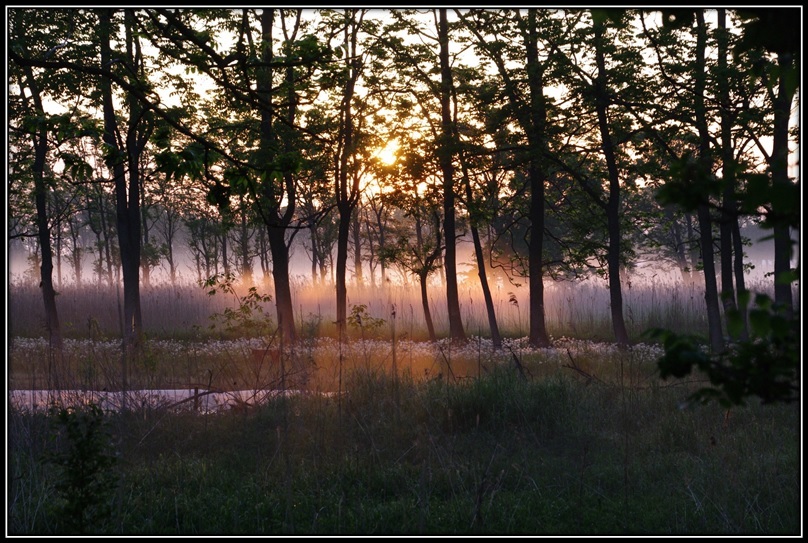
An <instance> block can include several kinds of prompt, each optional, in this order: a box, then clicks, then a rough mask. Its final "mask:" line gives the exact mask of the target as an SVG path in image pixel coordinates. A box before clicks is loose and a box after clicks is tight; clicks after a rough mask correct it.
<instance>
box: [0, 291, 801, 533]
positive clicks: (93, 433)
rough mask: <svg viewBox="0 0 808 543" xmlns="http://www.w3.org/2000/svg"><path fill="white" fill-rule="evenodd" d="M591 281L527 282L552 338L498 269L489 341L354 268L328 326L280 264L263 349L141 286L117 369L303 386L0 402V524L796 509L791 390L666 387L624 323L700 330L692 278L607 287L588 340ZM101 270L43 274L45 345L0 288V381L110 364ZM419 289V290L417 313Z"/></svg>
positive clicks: (221, 383)
mask: <svg viewBox="0 0 808 543" xmlns="http://www.w3.org/2000/svg"><path fill="white" fill-rule="evenodd" d="M601 290H604V291H605V289H602V288H599V287H598V286H597V285H594V284H580V285H576V286H574V287H573V286H569V285H564V284H560V285H558V286H557V287H555V288H552V289H548V329H549V330H550V333H551V334H552V336H553V345H552V346H551V347H550V348H548V349H532V348H529V347H528V345H527V342H526V340H525V338H524V334H525V333H526V330H527V314H526V300H524V299H522V297H521V296H520V293H519V291H518V290H517V291H516V292H514V291H509V290H506V289H504V288H502V289H500V293H499V295H498V297H497V298H496V303H497V304H498V315H499V317H500V325H501V326H502V329H503V333H504V335H505V336H506V337H507V339H506V341H505V345H504V347H503V348H502V349H494V348H493V346H492V344H491V342H490V339H488V338H487V337H485V336H486V334H485V328H486V327H485V323H486V320H485V316H484V314H482V304H481V303H478V302H477V301H475V300H473V299H472V298H471V297H470V296H469V297H468V298H467V300H466V302H465V303H464V304H463V308H464V311H465V323H466V329H467V332H468V333H469V335H470V339H469V340H468V341H467V342H466V343H464V344H453V343H451V342H449V341H446V340H441V341H439V342H437V343H429V342H426V341H424V336H425V332H424V330H423V326H422V322H421V319H420V316H419V312H420V311H419V310H420V303H419V301H418V300H417V298H414V297H412V296H411V294H409V291H408V290H407V289H405V288H403V287H392V286H388V287H386V288H385V289H378V290H376V291H373V290H371V289H365V290H364V291H361V290H359V289H356V290H355V291H354V292H353V294H351V295H350V296H351V300H350V304H351V306H352V307H354V308H356V307H360V306H362V313H361V314H362V315H363V316H365V319H364V321H363V324H362V325H355V326H351V327H350V337H349V338H348V339H347V340H346V341H344V342H339V341H338V340H337V339H335V327H334V326H333V322H332V319H333V317H332V316H331V315H332V306H331V305H330V304H331V303H332V302H331V298H332V296H330V295H328V294H324V293H321V292H317V291H315V290H314V289H310V291H307V290H306V289H305V288H300V289H299V290H298V296H297V300H298V303H299V307H300V309H299V313H300V317H301V318H300V320H299V323H298V328H299V330H300V335H301V341H300V342H299V344H298V345H296V346H295V347H294V348H288V349H285V350H284V351H283V352H282V354H281V357H280V360H279V361H277V362H278V363H280V366H279V364H278V363H275V364H272V363H269V362H266V361H263V360H257V359H256V357H255V356H254V354H253V350H254V349H260V348H262V347H264V346H266V345H267V344H268V343H271V341H272V337H271V335H256V336H255V337H246V336H249V334H244V335H242V337H238V332H237V330H234V329H232V328H231V329H229V330H224V329H222V328H221V327H215V328H213V329H211V328H210V324H211V322H212V321H211V319H210V316H211V315H216V314H221V312H222V311H223V310H224V308H226V307H228V304H232V302H233V300H232V299H227V298H226V297H222V296H220V295H217V296H212V297H211V296H207V295H205V294H204V292H200V289H199V288H198V287H193V286H185V287H179V288H171V287H160V288H154V289H151V290H146V291H144V293H143V306H144V324H145V326H146V332H147V338H148V339H147V341H146V343H145V346H144V354H143V356H142V357H141V358H140V359H139V360H138V361H137V363H136V364H135V366H134V367H132V368H130V376H129V383H128V386H129V387H130V388H132V389H135V388H154V389H156V388H189V389H194V388H198V389H205V390H213V389H216V390H222V391H238V390H243V389H251V390H275V389H278V388H294V389H296V390H303V391H304V392H299V393H295V394H287V395H284V394H279V395H273V396H269V397H266V398H265V399H264V401H262V402H260V403H259V402H257V401H256V402H250V401H240V402H238V403H236V404H234V408H233V409H229V410H226V411H216V412H212V411H205V410H199V409H193V407H192V406H193V404H192V403H184V404H183V409H177V408H176V407H174V408H172V407H169V406H167V405H163V404H156V405H155V404H149V403H144V404H140V405H131V406H130V408H129V409H128V410H127V411H125V412H117V411H104V410H101V409H98V408H96V407H94V406H93V405H89V406H76V407H75V408H72V409H64V408H60V407H55V408H53V410H51V412H50V414H48V413H46V412H45V411H43V410H41V409H40V410H32V409H28V408H26V407H25V406H15V407H13V408H12V409H10V410H9V412H8V415H7V440H8V443H7V445H8V446H7V450H8V456H7V459H8V475H9V483H8V488H7V495H8V519H7V531H8V533H9V534H14V535H21V534H40V535H46V534H73V533H89V534H151V535H179V534H182V535H190V534H200V535H202V534H208V535H227V534H319V535H338V534H357V535H361V534H382V535H384V534H387V535H395V534H446V535H453V534H488V535H496V534H500V535H509V534H522V535H553V534H562V535H616V534H645V535H668V534H676V535H700V534H715V535H718V534H728V535H730V534H731V535H746V534H757V535H796V534H799V533H801V529H802V519H801V511H802V510H801V496H802V492H801V409H800V407H801V406H800V405H794V404H791V405H761V404H760V402H758V401H756V400H755V399H750V400H749V401H748V402H747V403H746V405H743V406H736V407H732V408H731V409H726V408H723V407H721V406H719V405H717V404H706V405H701V404H687V402H686V400H687V398H688V396H689V394H690V393H692V392H693V391H695V390H697V389H698V388H700V387H703V386H706V385H708V382H706V380H704V379H703V378H702V377H700V376H698V375H690V376H688V377H686V378H683V379H668V380H662V379H660V378H659V375H658V370H657V366H656V360H657V358H658V357H659V356H660V355H661V353H662V351H661V349H660V347H659V346H656V345H653V344H649V343H647V342H645V340H644V338H643V336H642V331H643V330H644V329H647V328H650V327H655V326H664V327H669V328H671V329H674V330H675V331H679V332H689V333H698V332H699V331H700V330H703V329H704V320H705V317H704V316H703V311H702V310H701V307H702V305H703V301H702V298H701V295H700V294H699V293H698V290H697V289H696V288H695V287H694V288H693V290H692V291H688V290H683V289H681V288H677V289H672V288H668V286H667V285H665V284H657V285H654V284H653V283H649V284H647V285H644V286H642V287H639V286H637V285H634V286H633V287H632V288H631V289H627V292H626V305H627V321H628V324H629V327H630V330H631V334H632V337H633V338H634V340H635V342H636V343H635V345H633V346H632V347H631V348H630V349H628V350H620V349H618V348H616V347H615V346H614V345H612V344H611V343H610V342H609V337H610V324H609V321H608V309H607V308H608V293H606V292H601ZM349 292H350V291H349ZM495 292H497V291H496V290H495ZM113 293H114V292H113V291H105V290H104V289H100V290H96V291H95V292H93V291H89V290H88V291H86V292H80V291H78V289H76V291H75V292H72V291H71V289H70V288H66V289H64V291H62V294H61V295H60V297H59V302H60V304H61V306H60V310H62V313H61V315H62V318H63V323H65V329H66V334H65V335H66V337H67V340H66V341H65V349H64V358H63V360H62V363H61V365H60V366H59V367H58V368H55V367H54V366H53V364H52V361H51V357H49V350H48V345H47V341H46V340H45V339H43V338H42V331H41V324H40V323H41V321H38V320H37V319H38V317H37V312H36V311H35V310H32V309H31V308H38V306H39V305H41V301H40V300H39V299H38V298H37V295H38V294H39V292H38V289H36V288H29V287H19V288H14V289H11V290H10V292H9V294H10V296H9V302H8V303H9V314H10V315H11V319H10V322H9V328H10V330H9V332H10V333H9V348H8V384H9V387H10V388H12V389H14V388H18V389H26V388H71V389H90V390H104V389H109V390H113V389H115V388H116V387H120V385H121V383H120V345H119V344H120V341H119V340H118V339H117V337H116V323H117V320H116V311H117V306H116V301H115V297H114V296H111V294H113ZM511 294H514V296H511ZM604 300H606V303H605V304H604ZM440 301H441V298H440V293H439V292H437V293H436V294H435V302H434V306H433V308H434V310H435V318H436V321H437V322H443V321H444V319H445V315H441V313H440V307H439V306H440V305H441V304H440ZM393 305H395V307H396V309H397V311H396V316H395V319H393V316H392V312H391V307H393ZM22 308H29V309H31V310H29V311H23V310H22ZM62 308H63V309H62ZM269 313H270V315H271V314H272V313H271V311H269ZM12 332H13V333H12ZM279 367H280V368H282V370H281V371H279Z"/></svg>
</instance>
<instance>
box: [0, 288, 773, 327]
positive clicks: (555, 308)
mask: <svg viewBox="0 0 808 543" xmlns="http://www.w3.org/2000/svg"><path fill="white" fill-rule="evenodd" d="M747 286H748V288H750V289H752V290H754V291H761V292H767V291H769V290H771V288H772V287H771V285H770V284H764V283H760V284H757V283H753V284H751V285H747ZM293 288H294V290H293V297H294V303H295V318H296V321H297V325H298V328H299V329H300V330H301V333H302V334H303V335H308V336H316V337H332V338H336V337H337V331H336V326H335V324H334V321H335V320H336V309H335V305H336V302H335V295H334V291H333V288H330V287H328V288H317V287H312V286H311V285H308V284H302V283H301V284H295V285H293ZM259 290H260V291H262V292H272V290H271V288H269V287H268V286H267V287H265V288H262V287H259ZM430 292H431V296H430V307H431V310H432V313H433V315H432V316H433V319H434V321H435V323H436V329H437V333H438V335H439V336H443V337H445V336H447V335H448V324H447V323H448V317H447V314H446V308H445V306H446V303H445V294H444V291H443V288H442V287H441V286H440V285H433V286H432V287H431V290H430ZM8 294H9V296H8V309H9V315H13V316H14V318H13V320H12V321H11V322H9V323H8V332H9V336H13V337H41V336H43V335H44V334H45V330H44V322H45V318H44V310H43V308H42V293H41V291H40V289H39V288H38V287H37V286H36V285H35V284H25V283H21V284H14V285H10V286H9V291H8ZM511 294H512V295H513V297H511ZM119 295H121V293H119V292H118V291H117V290H116V289H115V288H111V287H106V286H101V287H96V286H84V287H81V288H77V287H76V286H74V285H70V284H66V285H65V286H64V287H63V288H62V289H60V291H59V295H58V296H57V307H58V311H59V316H60V320H61V323H62V331H63V335H64V337H67V338H72V339H110V338H117V337H120V335H121V333H120V318H119V304H118V300H119ZM492 295H493V301H494V307H495V311H496V314H497V319H498V322H499V327H500V330H501V332H502V334H503V335H504V336H506V337H522V336H524V335H526V334H527V331H528V299H527V298H528V293H527V290H526V288H525V287H520V288H517V287H514V286H512V285H492ZM623 298H624V315H625V320H626V326H627V328H628V331H629V334H630V336H631V337H632V338H633V339H634V340H639V339H640V337H641V335H642V333H643V332H644V331H645V330H646V329H647V328H652V327H664V328H668V329H671V330H673V331H674V332H678V333H686V334H704V330H706V326H707V321H706V316H705V311H704V296H703V293H702V292H701V291H700V290H699V289H698V288H697V287H695V286H683V285H681V284H678V283H669V282H664V281H656V280H653V281H646V282H644V283H634V284H632V286H631V287H630V288H629V287H626V288H625V289H624V292H623ZM511 300H513V301H511ZM460 302H461V312H462V314H463V323H464V326H465V329H466V331H467V333H468V334H472V335H480V336H487V335H488V319H487V316H486V314H485V306H484V304H483V302H482V301H481V300H480V299H479V287H478V285H477V284H476V283H474V284H466V283H463V284H462V285H461V291H460ZM233 303H234V300H233V298H232V297H228V296H226V295H222V294H218V295H216V296H208V295H207V294H206V291H205V290H204V289H202V288H200V287H198V286H196V285H185V284H183V285H177V286H171V285H156V286H152V287H143V288H141V304H142V311H143V325H144V330H145V332H146V334H147V335H148V336H149V337H151V338H154V339H176V340H200V339H217V338H218V339H222V338H227V337H228V336H226V335H224V334H222V333H221V330H211V329H210V324H211V320H210V317H211V315H214V314H217V313H221V312H222V311H223V310H224V309H225V308H227V307H232V306H233ZM348 304H349V308H350V307H351V306H354V305H365V306H366V307H367V313H368V314H369V315H370V316H372V317H374V318H377V319H384V320H385V321H386V322H387V324H388V326H383V327H381V328H379V332H380V333H382V334H384V335H385V337H389V333H388V328H389V324H390V323H391V308H392V306H393V305H395V307H396V313H397V317H396V329H397V334H398V335H399V337H403V338H406V339H412V340H415V341H424V340H427V339H428V337H427V334H426V325H425V323H424V319H423V311H422V309H421V300H420V294H419V292H418V290H417V288H415V287H413V286H409V287H408V286H401V285H392V284H386V285H384V286H380V287H377V288H375V289H374V288H370V287H368V286H365V287H361V286H355V285H351V286H350V288H349V289H348ZM545 308H546V315H545V318H546V323H547V329H548V332H549V334H550V335H552V336H553V337H574V338H578V339H590V340H595V341H612V340H613V334H612V327H611V316H610V314H609V292H608V290H607V288H606V285H605V283H600V282H597V281H588V282H579V283H570V282H549V281H548V284H547V285H546V288H545ZM265 310H266V312H267V313H268V314H270V315H273V316H274V314H275V308H274V306H273V305H272V303H269V304H267V305H266V307H265ZM355 336H356V337H360V334H359V333H356V334H355Z"/></svg>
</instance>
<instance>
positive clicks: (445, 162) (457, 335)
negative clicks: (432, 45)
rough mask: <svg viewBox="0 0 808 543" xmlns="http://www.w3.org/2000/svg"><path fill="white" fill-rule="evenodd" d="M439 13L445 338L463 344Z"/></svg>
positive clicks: (447, 76)
mask: <svg viewBox="0 0 808 543" xmlns="http://www.w3.org/2000/svg"><path fill="white" fill-rule="evenodd" d="M438 11H439V22H438V41H439V42H440V73H441V85H440V109H441V121H442V122H441V142H440V145H439V150H438V151H439V153H440V164H441V170H443V235H444V240H445V242H444V245H445V249H444V251H445V252H444V265H445V269H446V303H447V306H448V313H449V335H450V337H451V338H452V339H453V340H458V341H465V339H466V332H465V331H464V330H463V319H462V315H461V314H460V296H459V293H458V287H457V239H456V237H457V233H456V228H455V191H454V164H453V163H452V160H453V156H454V150H455V147H456V142H455V138H454V131H453V130H452V126H453V125H452V113H451V99H452V69H451V66H450V65H449V24H448V22H447V20H446V8H441V9H440V10H438Z"/></svg>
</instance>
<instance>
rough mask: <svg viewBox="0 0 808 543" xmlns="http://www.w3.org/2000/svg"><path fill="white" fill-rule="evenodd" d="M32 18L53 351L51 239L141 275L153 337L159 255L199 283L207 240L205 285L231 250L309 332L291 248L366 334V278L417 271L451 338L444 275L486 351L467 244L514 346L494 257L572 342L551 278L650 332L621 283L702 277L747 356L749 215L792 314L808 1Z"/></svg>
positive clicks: (132, 312) (135, 299)
mask: <svg viewBox="0 0 808 543" xmlns="http://www.w3.org/2000/svg"><path fill="white" fill-rule="evenodd" d="M8 16H9V17H8V19H9V22H8V24H9V27H8V28H9V31H8V43H7V45H8V47H7V51H8V52H7V55H8V60H9V69H8V75H9V102H8V120H9V177H8V192H9V207H8V220H9V233H10V236H11V238H31V239H35V240H36V247H37V252H38V258H39V265H40V270H41V276H40V280H41V286H42V293H43V300H44V304H45V308H46V315H47V320H48V330H49V333H50V335H51V339H52V342H53V345H54V346H56V347H58V346H59V345H60V344H61V333H60V326H59V319H58V310H57V304H56V290H55V286H54V281H53V266H54V253H55V254H57V255H61V254H63V253H64V254H66V258H67V260H68V262H69V263H70V265H71V266H72V267H73V268H74V270H75V271H74V273H75V277H76V279H77V281H79V280H80V277H81V273H82V270H81V261H82V253H84V252H86V251H92V252H93V253H94V267H95V269H94V271H95V273H96V275H97V276H98V277H101V276H104V277H106V278H107V280H109V281H111V282H112V281H113V280H114V281H116V282H117V281H118V278H119V277H120V280H121V281H122V284H123V291H124V303H123V305H124V307H123V314H124V324H125V326H124V336H125V337H124V339H125V342H124V343H125V344H126V345H129V346H130V347H131V348H132V350H133V351H136V346H137V345H138V343H139V341H140V338H141V336H142V319H143V316H142V315H141V312H140V302H139V289H140V285H141V284H142V283H143V282H148V281H149V274H150V271H151V270H152V269H153V268H154V267H155V266H156V265H158V264H159V263H160V262H162V261H166V263H167V265H168V268H169V270H170V276H171V277H172V279H173V278H174V277H175V276H176V273H177V268H176V266H177V264H176V258H175V249H176V245H177V243H178V242H177V239H178V238H177V236H178V234H179V233H180V232H183V231H184V232H186V235H187V243H188V245H189V247H190V249H191V253H192V255H193V257H194V259H195V265H196V269H197V270H198V275H199V276H200V277H199V279H203V278H202V277H201V275H202V273H203V271H204V274H205V276H209V275H210V274H211V272H212V271H215V272H218V270H219V263H220V262H221V265H222V267H223V268H222V269H223V270H224V271H225V272H230V267H231V265H233V264H235V266H236V268H237V269H236V271H237V272H238V273H240V274H241V275H243V276H245V278H247V279H249V277H246V276H248V275H249V273H251V270H252V263H253V259H255V258H257V259H258V261H259V263H260V268H261V270H262V271H263V272H264V273H265V274H271V278H272V285H273V288H274V296H273V300H274V303H275V305H276V309H277V313H276V315H277V325H278V327H279V333H280V335H281V337H282V338H283V341H286V342H294V341H295V340H296V336H297V332H296V326H295V320H294V312H293V299H292V296H293V293H292V289H291V286H290V271H289V261H290V251H291V249H292V247H293V246H302V247H304V248H305V250H306V252H307V254H308V256H309V258H310V261H311V267H312V276H313V278H316V277H320V278H322V277H324V276H325V274H326V270H327V269H332V270H333V273H334V274H335V279H334V281H335V287H336V301H337V304H336V307H337V315H336V321H337V323H338V326H339V329H340V331H341V332H344V331H345V327H346V324H347V316H348V315H347V312H348V308H347V289H348V283H349V281H348V277H349V266H352V267H353V273H354V276H355V278H356V279H357V280H358V281H362V280H363V273H364V271H363V270H365V269H367V270H369V271H370V279H372V280H375V277H376V275H375V273H376V271H377V270H378V271H379V272H380V273H381V277H384V274H385V273H386V270H388V269H389V268H390V267H391V266H396V267H398V268H399V269H402V270H405V271H406V272H407V273H409V274H411V275H412V276H413V277H414V278H417V280H418V282H419V284H420V287H421V292H422V298H423V306H424V312H425V317H426V322H427V323H428V325H430V323H431V318H430V316H429V304H428V302H427V296H426V287H427V281H428V278H429V276H430V274H432V273H434V272H436V271H439V272H440V273H441V277H442V279H443V281H444V283H445V287H446V304H447V306H446V307H447V309H448V317H449V333H450V336H451V338H452V339H454V340H458V341H462V340H463V339H465V330H464V326H463V322H462V319H461V313H460V302H459V297H458V288H457V266H458V261H457V245H458V239H459V238H460V237H462V236H469V237H470V239H471V241H472V245H473V249H474V262H475V264H476V271H477V273H478V276H479V282H480V289H481V292H482V293H483V295H484V299H485V303H486V308H487V312H488V322H489V327H490V333H491V336H492V339H493V340H494V343H495V344H496V345H499V344H501V337H500V333H499V330H498V326H497V318H496V314H495V311H494V304H493V301H492V298H491V293H490V287H489V283H490V281H491V278H490V273H492V272H493V271H495V270H496V271H497V272H502V273H504V274H505V275H506V276H507V277H509V278H511V280H515V281H524V282H526V283H527V285H528V288H529V300H530V301H529V322H530V324H529V338H528V339H529V343H530V344H531V345H532V346H535V347H546V346H548V345H549V343H550V341H549V336H548V334H547V329H546V326H545V319H544V282H545V281H547V280H548V279H552V278H558V277H581V276H586V275H588V274H599V275H601V276H603V277H605V278H607V279H608V288H609V292H610V302H611V317H612V322H613V331H614V338H615V341H616V342H617V343H618V344H619V345H621V346H628V345H629V337H628V333H627V332H626V326H625V322H624V317H623V302H622V290H621V288H622V287H621V274H624V273H625V270H627V269H630V268H631V266H632V264H634V263H636V262H637V261H638V260H640V259H643V258H647V257H648V256H649V255H651V256H653V257H654V258H657V259H664V260H667V261H669V262H671V264H672V265H675V266H676V267H678V268H679V269H680V270H681V272H682V275H683V277H684V278H687V279H688V280H699V281H700V282H702V283H703V285H704V290H705V308H706V311H707V315H708V318H709V331H708V332H709V334H708V337H709V345H710V349H711V351H712V352H717V353H720V352H724V350H725V348H726V341H727V337H728V336H729V337H731V338H734V339H747V338H749V334H750V330H749V322H748V312H747V311H746V307H747V306H748V304H749V297H750V295H751V293H749V292H748V290H747V289H746V287H745V284H744V270H745V268H746V266H747V265H748V263H747V262H745V261H744V251H743V248H744V245H745V244H746V243H748V241H749V240H745V239H744V238H743V237H742V236H741V234H740V228H741V226H742V225H743V224H745V223H746V222H750V221H751V222H758V223H760V224H761V225H762V226H764V227H765V228H769V229H771V233H772V236H773V239H774V247H775V255H774V302H775V303H776V304H777V307H778V308H782V309H783V311H785V312H786V313H787V314H789V315H793V314H794V312H795V307H794V302H793V300H792V283H793V282H794V281H795V280H796V279H797V270H793V269H792V268H791V258H792V251H793V245H794V242H793V240H792V239H791V236H790V232H791V230H792V229H795V228H798V227H799V214H800V207H799V205H800V204H799V180H798V179H795V178H793V177H792V176H791V174H790V173H789V167H790V165H789V157H790V156H791V155H792V153H791V151H792V147H793V146H795V145H797V144H798V143H799V139H798V136H799V127H795V126H793V125H792V124H790V121H791V119H792V118H793V117H794V115H793V111H794V108H795V104H796V101H797V100H798V95H799V94H798V91H799V81H800V78H799V73H800V72H799V69H800V66H801V65H800V60H799V43H800V27H799V20H800V19H799V16H800V10H799V9H798V8H771V9H725V8H720V9H711V10H704V9H692V8H688V9H684V8H682V9H667V10H651V9H588V10H582V9H565V10H559V9H556V10H549V9H464V10H450V9H446V8H440V9H423V10H416V9H387V10H380V9H375V10H373V9H355V8H351V9H318V10H308V9H269V8H267V9H259V8H244V9H210V8H192V9H169V8H148V9H128V8H127V9H115V8H109V9H108V8H90V9H73V8H70V9H53V8H48V9H35V8H9V9H8ZM388 145H390V146H394V147H395V155H396V156H395V160H394V161H385V160H382V159H381V157H380V151H381V150H382V149H384V148H385V147H387V146H388ZM301 234H302V235H301ZM88 238H89V239H90V240H91V241H89V242H87V241H86V240H87V239H88ZM81 240H85V241H84V242H82V241H81ZM296 244H297V245H296ZM58 262H59V263H60V262H61V260H58ZM349 262H350V263H349ZM363 263H364V264H366V265H367V266H366V267H364V264H363ZM113 277H114V279H113ZM205 278H207V277H205ZM736 317H737V318H736ZM736 321H737V322H736ZM429 327H430V335H431V336H432V337H434V330H433V329H432V328H433V327H432V326H429Z"/></svg>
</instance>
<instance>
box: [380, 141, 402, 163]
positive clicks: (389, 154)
mask: <svg viewBox="0 0 808 543" xmlns="http://www.w3.org/2000/svg"><path fill="white" fill-rule="evenodd" d="M396 151H398V141H397V140H390V141H388V142H387V145H385V146H384V147H383V148H381V149H380V150H379V151H378V152H377V153H376V158H378V159H379V160H380V161H381V163H382V164H384V165H385V166H390V165H392V164H393V163H395V161H396V159H397V158H398V156H397V155H396Z"/></svg>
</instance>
